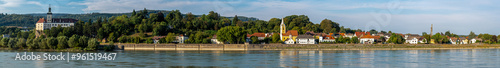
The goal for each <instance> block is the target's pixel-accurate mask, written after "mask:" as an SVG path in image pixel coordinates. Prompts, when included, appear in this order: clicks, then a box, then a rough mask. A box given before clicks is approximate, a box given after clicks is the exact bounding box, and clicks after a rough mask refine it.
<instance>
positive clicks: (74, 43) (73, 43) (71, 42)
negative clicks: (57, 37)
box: [68, 35, 80, 48]
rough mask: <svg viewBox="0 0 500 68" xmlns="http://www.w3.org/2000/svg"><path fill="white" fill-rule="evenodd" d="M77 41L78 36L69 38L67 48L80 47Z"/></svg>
mask: <svg viewBox="0 0 500 68" xmlns="http://www.w3.org/2000/svg"><path fill="white" fill-rule="evenodd" d="M79 39H80V36H78V35H73V36H71V37H70V38H69V40H68V46H69V47H71V48H75V47H78V46H80V41H79Z"/></svg>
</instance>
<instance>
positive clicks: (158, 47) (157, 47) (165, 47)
mask: <svg viewBox="0 0 500 68" xmlns="http://www.w3.org/2000/svg"><path fill="white" fill-rule="evenodd" d="M104 46H105V45H104ZM115 47H116V48H115V49H118V50H125V51H128V50H132V51H134V50H146V51H172V50H228V51H235V50H236V51H242V50H446V49H500V44H461V45H454V44H117V45H115Z"/></svg>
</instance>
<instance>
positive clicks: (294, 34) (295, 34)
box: [283, 30, 299, 36]
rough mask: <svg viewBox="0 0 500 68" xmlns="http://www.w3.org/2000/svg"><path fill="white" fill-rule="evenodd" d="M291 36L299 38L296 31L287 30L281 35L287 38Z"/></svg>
mask: <svg viewBox="0 0 500 68" xmlns="http://www.w3.org/2000/svg"><path fill="white" fill-rule="evenodd" d="M290 34H291V35H292V36H299V32H297V30H288V31H286V33H285V34H283V35H284V36H288V35H290Z"/></svg>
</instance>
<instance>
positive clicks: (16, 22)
mask: <svg viewBox="0 0 500 68" xmlns="http://www.w3.org/2000/svg"><path fill="white" fill-rule="evenodd" d="M147 12H148V13H159V12H162V13H170V11H167V10H148V11H147ZM46 15H47V14H46V13H31V14H7V13H0V26H21V27H35V23H36V22H37V21H38V19H40V18H44V17H46ZM52 15H53V16H54V18H73V19H78V20H83V21H84V22H88V20H89V19H91V20H94V21H95V20H97V19H98V18H110V17H113V16H121V15H127V16H131V15H132V12H129V13H87V14H64V13H54V14H52ZM182 15H183V16H185V15H186V14H182ZM200 16H201V15H195V17H200ZM238 17H239V19H240V20H242V21H248V20H258V19H257V18H252V17H244V16H238ZM226 18H229V19H232V18H234V17H226Z"/></svg>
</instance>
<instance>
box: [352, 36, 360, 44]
mask: <svg viewBox="0 0 500 68" xmlns="http://www.w3.org/2000/svg"><path fill="white" fill-rule="evenodd" d="M350 41H351V43H359V40H358V37H352V38H351V39H350Z"/></svg>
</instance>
